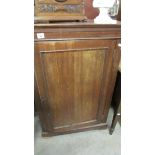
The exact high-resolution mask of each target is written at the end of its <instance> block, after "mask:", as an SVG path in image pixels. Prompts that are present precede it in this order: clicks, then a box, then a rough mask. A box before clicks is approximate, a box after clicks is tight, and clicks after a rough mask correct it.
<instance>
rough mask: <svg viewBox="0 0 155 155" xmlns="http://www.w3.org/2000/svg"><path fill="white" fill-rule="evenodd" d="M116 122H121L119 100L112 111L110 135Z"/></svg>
mask: <svg viewBox="0 0 155 155" xmlns="http://www.w3.org/2000/svg"><path fill="white" fill-rule="evenodd" d="M118 122H120V123H121V101H120V102H119V104H118V107H117V108H116V111H115V112H114V116H113V120H112V124H111V127H110V134H111V135H112V134H113V132H114V130H115V126H116V124H117V123H118Z"/></svg>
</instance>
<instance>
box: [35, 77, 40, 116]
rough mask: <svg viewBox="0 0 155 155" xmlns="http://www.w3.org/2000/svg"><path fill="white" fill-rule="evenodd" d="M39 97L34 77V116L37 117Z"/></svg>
mask: <svg viewBox="0 0 155 155" xmlns="http://www.w3.org/2000/svg"><path fill="white" fill-rule="evenodd" d="M40 104H41V101H40V96H39V91H38V87H37V83H36V78H35V77H34V114H35V115H38V113H39V111H40Z"/></svg>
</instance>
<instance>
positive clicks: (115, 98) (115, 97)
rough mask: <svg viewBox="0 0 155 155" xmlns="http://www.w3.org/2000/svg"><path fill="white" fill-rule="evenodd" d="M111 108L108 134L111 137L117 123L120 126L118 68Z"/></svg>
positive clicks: (119, 78)
mask: <svg viewBox="0 0 155 155" xmlns="http://www.w3.org/2000/svg"><path fill="white" fill-rule="evenodd" d="M112 106H113V109H114V115H113V120H112V124H111V127H110V134H111V135H112V133H113V131H114V129H115V126H116V124H117V122H119V123H120V124H121V68H120V67H119V68H118V73H117V79H116V84H115V89H114V93H113V98H112Z"/></svg>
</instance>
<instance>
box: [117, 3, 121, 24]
mask: <svg viewBox="0 0 155 155" xmlns="http://www.w3.org/2000/svg"><path fill="white" fill-rule="evenodd" d="M116 19H117V20H118V21H121V0H119V9H118V15H117V17H116Z"/></svg>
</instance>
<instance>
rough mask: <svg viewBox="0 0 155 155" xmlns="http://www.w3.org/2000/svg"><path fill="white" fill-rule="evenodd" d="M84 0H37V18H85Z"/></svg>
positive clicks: (52, 19) (51, 19) (53, 19)
mask: <svg viewBox="0 0 155 155" xmlns="http://www.w3.org/2000/svg"><path fill="white" fill-rule="evenodd" d="M84 14H85V12H84V0H35V20H47V21H49V20H50V21H60V20H61V21H65V20H67V21H69V20H85V19H86V17H85V15H84Z"/></svg>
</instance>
